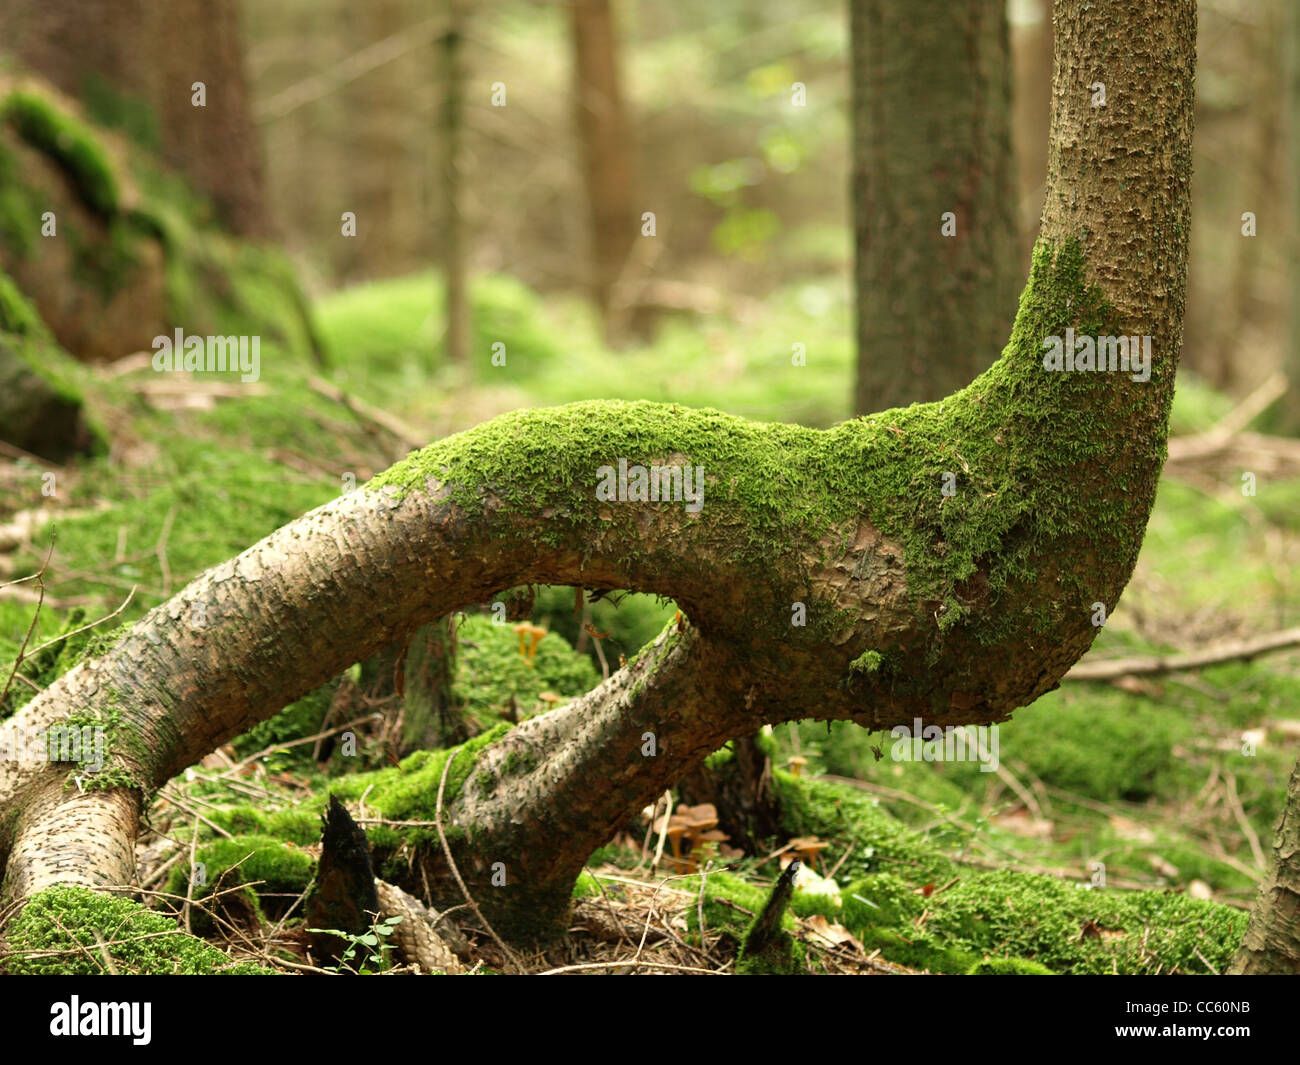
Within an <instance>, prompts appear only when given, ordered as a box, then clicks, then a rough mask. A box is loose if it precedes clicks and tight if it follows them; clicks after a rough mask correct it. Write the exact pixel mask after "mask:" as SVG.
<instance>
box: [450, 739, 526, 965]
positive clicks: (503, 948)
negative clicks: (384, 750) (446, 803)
mask: <svg viewBox="0 0 1300 1065" xmlns="http://www.w3.org/2000/svg"><path fill="white" fill-rule="evenodd" d="M459 753H460V748H459V747H453V748H452V749H451V750H450V751H449V752H447V761H446V764H444V765H443V767H442V779H440V780H439V781H438V803H437V805H436V806H435V807H434V810H433V819H434V827H435V828H436V829H437V830H438V841H439V842H440V843H441V844H442V853H443V857H445V858H446V859H447V865H448V867H449V868H450V869H451V875H452V876H454V877H455V878H456V884H457V885H458V886H459V887H460V893H461V894H462V895H464V896H465V901H466V902H468V903H469V906H470V909H472V910H473V911H474V915H475V916H476V917H477V918H478V919H479V920H480V921H482V922H483V927H484V928H486V929H487V931H488V935H490V936H491V937H492V938H493V939H494V940H495V941H496V945H497V946H498V947H500V948H501V952H502V953H503V954H504V955H505V956H506V958H507V959H509V961H510V964H511V965H513V966H514V967H515V969H516V970H517V971H518V972H519V973H520V975H522V974H523V972H524V967H523V965H522V964H520V962H519V959H518V958H516V957H515V953H514V951H512V950H511V949H510V948H509V947H507V946H506V944H505V940H503V939H502V938H501V937H500V936H499V935H497V931H496V929H495V928H493V927H492V925H491V924H490V923H489V922H488V919H487V918H486V917H484V916H483V911H482V910H480V909H479V908H478V903H477V902H475V901H474V896H473V895H471V894H470V893H469V888H467V887H466V886H465V881H464V880H462V879H461V878H460V870H459V869H458V868H456V859H455V858H453V857H452V856H451V847H450V846H448V845H447V834H446V833H445V832H443V830H442V795H443V791H444V790H445V789H446V787H447V771H448V770H449V769H451V763H452V762H453V761H454V760H455V758H456V755H458V754H459Z"/></svg>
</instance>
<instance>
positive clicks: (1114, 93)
mask: <svg viewBox="0 0 1300 1065" xmlns="http://www.w3.org/2000/svg"><path fill="white" fill-rule="evenodd" d="M1085 8H1086V12H1085V10H1084V9H1085ZM1056 41H1057V45H1056V72H1055V81H1054V103H1055V107H1054V113H1053V121H1052V150H1051V156H1050V162H1049V180H1048V194H1047V201H1046V206H1045V209H1044V216H1043V235H1044V240H1043V242H1042V243H1040V245H1039V246H1038V248H1037V249H1036V251H1035V256H1034V263H1033V268H1032V272H1031V274H1030V278H1029V283H1028V286H1027V288H1026V290H1025V293H1024V295H1023V296H1022V297H1021V301H1020V310H1019V314H1018V316H1017V318H1016V322H1015V326H1014V328H1013V331H1012V336H1011V340H1010V342H1009V344H1008V345H1007V348H1006V350H1005V351H1004V353H1003V356H1002V359H1001V360H1000V361H999V362H998V363H997V364H996V365H995V366H994V367H993V368H992V369H990V370H989V371H988V372H987V373H985V374H984V375H983V376H981V377H979V378H978V379H977V380H975V381H974V382H973V383H972V384H971V385H970V386H969V387H968V388H966V389H965V390H963V391H962V392H959V393H957V394H956V395H954V396H951V397H949V398H948V399H946V400H944V401H943V402H941V403H937V404H931V405H928V406H913V407H910V408H908V409H907V410H903V411H889V412H887V413H886V414H884V415H876V416H871V417H867V418H861V419H855V420H853V421H850V422H846V423H844V424H842V425H839V426H836V427H834V428H832V429H829V430H825V431H817V430H812V429H806V428H802V427H797V426H787V425H762V424H757V423H754V422H749V421H746V420H744V419H740V418H733V417H730V416H727V415H723V414H720V413H718V412H716V411H696V410H690V409H687V408H683V407H678V406H671V405H664V404H655V403H618V402H594V403H581V404H573V405H570V406H567V407H560V408H554V409H546V410H530V411H520V412H515V413H512V414H507V415H504V416H502V417H500V418H498V419H496V420H494V421H492V422H489V423H487V424H485V425H481V426H479V427H477V428H475V429H472V430H469V431H468V432H465V433H461V434H458V435H456V436H453V437H449V438H447V439H445V440H441V441H438V442H437V443H434V444H432V445H430V446H429V447H428V448H426V449H424V451H422V452H419V453H417V454H415V455H413V456H411V457H410V458H408V459H407V460H405V461H404V462H402V463H400V464H398V465H397V466H395V467H393V469H391V470H389V471H388V472H387V473H386V474H384V475H381V476H380V477H379V478H376V479H375V481H372V482H371V483H370V484H369V485H367V486H366V487H365V488H364V489H363V490H360V491H356V492H353V493H350V494H348V495H345V496H343V497H341V498H340V499H338V500H335V501H334V502H332V503H329V504H327V505H326V506H324V507H321V508H319V509H317V510H315V511H312V512H311V513H309V514H306V515H304V516H303V517H302V518H299V519H298V520H297V521H295V522H293V523H291V524H289V525H287V526H285V527H284V528H282V529H280V530H278V531H277V532H275V533H273V534H272V535H271V536H269V537H267V538H266V539H265V540H263V541H262V542H260V543H259V544H257V545H255V546H254V547H252V548H250V549H249V550H248V551H245V552H244V553H243V554H242V555H240V556H239V557H237V558H235V559H233V560H231V561H229V562H227V563H225V564H223V565H221V566H218V567H215V568H214V569H212V570H209V571H208V572H206V573H204V574H202V575H201V576H199V577H198V578H197V579H196V580H194V581H193V582H192V583H191V584H190V585H189V586H188V587H186V588H185V589H184V590H183V591H182V592H180V593H179V594H178V595H177V596H175V597H174V598H173V599H172V600H170V601H169V602H167V603H165V604H163V605H161V606H159V607H157V608H156V609H154V610H153V611H151V612H150V613H149V614H148V615H147V616H146V617H145V618H144V619H142V620H141V622H140V623H139V624H137V625H136V626H135V627H134V629H132V630H131V631H130V632H129V633H128V634H127V635H126V636H125V637H124V638H123V639H122V640H121V641H120V642H119V643H118V644H117V645H116V646H114V647H113V648H111V649H110V650H109V651H107V652H105V653H104V654H103V655H101V656H100V657H99V658H97V659H93V660H89V661H86V662H83V663H82V664H80V665H79V666H77V667H76V668H75V669H73V670H72V671H71V672H69V673H68V674H66V675H65V676H64V677H62V678H61V679H60V680H59V681H58V682H57V683H56V684H54V685H52V686H51V687H50V688H49V689H47V690H46V691H45V692H43V693H42V694H41V695H39V696H37V697H36V698H35V699H34V700H32V702H31V703H29V704H28V705H27V706H26V707H25V708H24V710H23V711H22V712H21V713H20V714H19V715H17V717H16V718H15V719H13V720H12V721H11V722H10V723H9V725H8V729H14V728H19V729H23V730H26V731H28V732H30V731H31V730H33V729H36V728H38V727H43V726H47V725H49V724H51V723H54V722H57V721H59V720H61V719H63V718H65V717H67V716H68V715H69V714H70V713H76V714H79V715H83V714H86V713H88V712H93V711H96V710H98V711H99V712H100V713H101V714H103V715H105V718H106V720H107V723H108V727H109V730H110V732H111V733H112V736H113V740H114V746H113V749H112V751H111V752H110V758H109V762H110V768H109V769H108V770H107V772H108V773H109V774H110V775H109V776H107V777H105V778H103V782H104V783H107V784H116V785H123V784H126V785H133V786H115V787H110V788H108V789H106V790H99V791H94V792H87V793H86V794H84V795H83V794H81V793H79V792H78V790H77V789H76V788H72V789H69V790H64V782H65V778H66V776H67V767H59V766H43V765H39V764H33V763H30V762H14V761H0V804H2V805H3V807H4V809H5V810H6V811H8V816H6V817H5V818H4V819H3V820H0V857H4V858H5V859H7V861H6V868H5V878H4V892H5V894H6V895H7V896H9V897H15V896H16V897H24V896H26V895H29V894H31V893H32V892H34V891H36V890H39V889H41V888H44V887H47V886H50V885H52V884H58V883H76V884H85V885H89V886H101V887H102V886H104V885H107V884H113V883H129V882H130V878H131V868H130V855H131V840H132V836H133V833H134V830H135V827H136V820H135V818H136V816H137V815H138V812H139V808H140V801H141V799H140V790H139V789H144V790H150V789H153V788H157V787H159V786H160V785H161V784H162V783H163V782H165V781H166V780H167V779H168V778H170V777H171V776H172V775H174V774H176V773H178V772H179V771H181V770H182V769H184V768H185V767H186V766H187V765H190V764H192V763H193V762H195V761H196V760H198V759H199V758H201V757H202V756H203V755H204V754H205V753H206V752H208V751H210V750H212V749H213V748H214V747H216V746H218V745H219V744H221V743H223V742H225V741H226V740H228V739H229V738H231V737H233V736H235V735H238V734H239V733H241V732H243V731H245V730H247V729H248V728H250V727H251V726H252V725H253V724H255V723H256V722H258V721H260V720H263V719H265V718H266V717H269V716H270V715H271V714H273V713H275V712H276V711H277V710H279V709H280V708H281V707H282V706H284V705H285V704H286V703H288V702H289V701H291V700H292V699H294V698H295V697H297V696H299V695H301V694H303V693H304V692H307V691H310V690H311V689H313V688H314V687H316V686H318V685H319V684H321V683H323V682H324V681H325V680H327V679H328V678H329V677H331V676H333V675H335V674H337V673H338V672H339V671H340V670H342V669H344V668H346V667H347V666H348V665H349V664H350V663H352V662H355V661H357V660H359V659H361V658H364V657H366V656H367V655H369V654H371V653H373V652H374V651H375V650H376V649H378V648H379V647H382V646H384V645H386V644H388V643H391V642H393V640H394V639H395V638H396V637H397V636H398V634H400V633H403V632H407V631H410V629H411V628H412V627H413V626H414V625H417V624H420V623H423V622H427V621H429V620H432V619H435V618H438V617H442V616H445V615H447V614H448V613H451V612H453V611H455V610H457V609H460V608H464V607H467V606H470V605H473V604H479V603H483V602H486V601H489V598H490V597H491V596H492V595H493V594H494V593H496V592H498V591H500V590H501V589H504V588H508V587H513V586H517V585H520V584H525V583H546V584H570V585H577V586H583V587H586V588H630V589H635V590H639V591H645V592H657V593H660V594H662V595H665V596H669V597H671V598H673V599H675V600H676V601H677V602H678V604H679V605H680V606H681V607H682V609H683V611H684V612H685V613H686V615H687V616H688V618H689V623H688V624H686V625H684V626H682V627H680V628H678V627H670V628H669V629H667V630H665V632H664V633H663V634H661V635H660V637H659V639H658V640H657V641H656V642H655V643H654V644H652V645H651V646H650V647H648V648H646V649H644V650H643V651H642V653H641V654H640V655H638V656H637V658H636V659H635V660H634V661H632V662H631V663H629V664H628V665H627V667H626V668H624V669H622V670H620V671H619V672H618V673H616V674H615V675H614V676H612V677H610V679H609V680H608V681H606V682H605V683H603V684H602V685H601V686H600V687H598V688H596V689H595V690H594V691H592V692H590V693H588V694H587V695H586V696H584V697H582V698H580V699H577V700H575V701H574V702H572V703H570V704H569V705H567V706H565V707H562V708H560V709H558V710H555V711H552V712H551V713H548V714H545V715H542V716H540V717H537V718H533V719H531V720H529V721H527V722H525V723H524V724H522V725H519V726H517V727H515V728H513V729H511V730H510V731H509V732H507V733H506V734H505V736H504V737H503V738H501V739H499V740H498V741H496V742H495V743H492V744H490V745H488V746H487V747H485V748H483V749H482V750H480V751H478V752H477V753H475V754H472V755H471V754H469V753H466V752H462V753H461V756H462V757H464V758H466V759H471V758H472V759H473V760H474V762H473V766H472V770H471V772H470V773H469V775H468V777H467V778H466V779H465V780H464V781H463V783H462V784H460V785H458V786H455V787H449V789H448V794H447V796H446V802H445V807H444V815H445V817H446V820H447V823H448V825H449V828H450V831H449V836H450V841H451V846H452V849H453V851H454V853H455V857H456V860H457V862H458V864H459V865H460V868H461V871H462V872H463V873H464V875H465V878H466V881H467V883H468V885H469V887H470V890H471V891H472V892H473V893H474V894H475V895H476V897H477V898H478V900H479V903H480V905H481V906H482V907H483V908H484V910H485V911H486V912H487V913H488V915H489V917H490V918H491V919H492V920H493V921H494V923H496V922H499V923H498V925H497V926H498V928H499V929H501V930H503V931H508V932H509V934H513V935H517V936H523V935H526V934H528V933H530V932H533V931H536V930H537V929H538V928H539V926H546V925H547V924H548V922H551V921H554V920H557V919H558V918H560V917H561V916H562V915H563V912H564V910H565V908H566V906H567V902H568V897H569V890H570V887H571V884H572V881H573V878H574V877H575V876H576V874H577V872H578V871H579V869H580V868H581V866H582V863H583V861H584V860H585V859H586V858H587V856H588V855H589V854H590V852H591V850H592V849H593V848H594V847H595V846H597V845H599V844H600V843H602V842H603V841H605V840H606V839H608V838H609V836H610V835H611V834H612V833H613V831H614V829H615V828H616V826H617V825H619V824H620V823H621V822H622V821H623V820H624V819H625V818H627V817H629V816H631V815H633V814H634V813H635V812H636V811H637V810H638V809H640V808H641V807H643V806H644V805H646V804H648V803H649V802H650V801H651V799H652V798H653V797H654V796H655V795H657V794H658V793H660V792H662V790H663V789H664V788H665V787H666V786H667V785H669V784H671V783H672V782H673V781H674V780H677V779H680V778H681V777H682V776H683V775H684V774H685V773H687V772H688V771H689V770H691V769H692V768H693V767H695V766H696V765H698V764H699V763H700V761H701V760H702V759H703V758H704V757H705V756H706V755H707V754H709V753H710V752H711V751H713V750H715V749H716V748H717V747H718V746H719V745H720V744H721V743H723V742H724V741H725V740H727V739H728V738H731V737H734V736H737V735H742V734H746V733H749V732H752V731H753V730H754V729H755V728H757V727H758V725H760V724H761V723H763V722H779V721H785V720H794V719H799V718H818V719H825V720H830V719H836V718H838V719H848V720H853V721H857V722H858V723H860V724H863V725H866V726H869V727H871V728H887V727H889V726H892V725H894V724H897V723H910V722H911V720H912V719H913V718H914V717H918V716H919V717H923V718H924V719H925V720H926V721H927V722H928V723H933V724H938V725H947V724H961V723H984V722H992V721H998V720H1003V719H1005V718H1006V717H1007V716H1009V715H1010V713H1011V712H1012V711H1013V710H1014V709H1016V708H1017V707H1019V706H1023V705H1026V704H1027V703H1030V702H1032V701H1033V700H1034V699H1036V698H1037V697H1038V696H1040V695H1041V694H1043V693H1044V692H1046V691H1048V690H1050V689H1051V688H1053V687H1055V686H1056V684H1057V682H1058V680H1059V679H1060V677H1061V676H1062V675H1063V674H1064V673H1065V671H1066V670H1067V669H1068V668H1069V667H1070V666H1071V665H1072V664H1073V663H1074V662H1075V660H1077V659H1078V658H1079V656H1080V655H1082V654H1083V652H1084V651H1085V650H1087V648H1088V647H1089V645H1090V644H1091V642H1092V639H1093V637H1094V635H1095V633H1096V631H1097V630H1096V629H1095V628H1094V627H1093V625H1092V621H1091V619H1092V616H1093V613H1094V606H1093V604H1094V603H1095V602H1097V601H1100V602H1103V603H1105V604H1106V606H1107V608H1108V609H1109V608H1113V606H1114V604H1115V602H1116V600H1117V599H1118V597H1119V594H1120V592H1121V590H1122V589H1123V587H1124V585H1125V583H1126V582H1127V580H1128V578H1129V576H1130V574H1131V572H1132V567H1133V564H1134V562H1135V560H1136V558H1137V553H1138V548H1139V546H1140V544H1141V540H1142V534H1143V530H1144V528H1145V525H1146V521H1147V518H1148V516H1149V513H1150V508H1151V504H1152V502H1153V499H1154V495H1155V486H1156V481H1157V478H1158V476H1159V473H1160V468H1161V465H1162V463H1163V459H1164V454H1165V439H1166V433H1167V415H1168V410H1169V404H1170V401H1171V398H1172V395H1173V382H1174V373H1175V370H1176V366H1177V361H1178V351H1179V346H1180V341H1181V323H1182V315H1183V294H1184V283H1185V277H1186V255H1187V236H1188V230H1189V221H1190V219H1189V205H1190V197H1189V191H1190V188H1189V183H1190V174H1191V124H1192V100H1193V90H1192V85H1193V73H1194V47H1195V3H1194V0H1162V2H1159V3H1155V4H1152V5H1144V6H1137V5H1128V4H1120V3H1111V4H1105V5H1098V4H1095V3H1091V4H1085V3H1084V2H1083V0H1061V2H1060V3H1058V4H1057V5H1056ZM1099 70H1101V71H1103V74H1102V75H1100V76H1105V77H1107V78H1108V79H1109V80H1108V84H1107V89H1108V93H1107V95H1108V104H1107V106H1106V107H1105V108H1103V109H1094V108H1092V107H1091V105H1090V93H1089V92H1088V91H1087V85H1088V84H1089V83H1090V82H1091V81H1093V80H1095V79H1096V78H1097V77H1098V76H1099V74H1098V71H1099ZM1067 327H1072V328H1075V329H1076V330H1077V331H1078V332H1079V333H1081V334H1082V333H1109V334H1120V333H1123V334H1144V335H1149V336H1150V337H1151V338H1152V339H1151V348H1152V351H1153V358H1152V365H1151V374H1150V379H1149V380H1148V381H1144V382H1135V381H1133V380H1132V379H1131V375H1130V374H1124V373H1053V372H1047V371H1045V370H1044V368H1043V350H1044V348H1043V340H1044V338H1045V337H1050V336H1059V335H1061V334H1062V333H1063V332H1064V330H1065V329H1066V328H1067ZM620 459H626V460H627V462H628V463H629V464H639V465H643V466H651V465H668V464H673V465H681V466H690V467H693V468H694V467H700V468H702V470H703V477H704V499H703V506H702V507H700V508H698V510H696V508H694V507H693V506H692V509H690V510H688V509H687V506H686V505H685V504H684V503H673V502H668V503H663V502H658V503H652V502H613V501H605V500H602V499H601V498H600V493H599V488H600V485H601V484H602V474H601V467H605V466H617V465H618V463H619V460H620ZM946 472H954V473H955V474H956V478H955V483H956V491H955V493H952V494H945V493H944V491H943V488H944V485H945V481H946V479H945V478H944V474H945V473H946ZM796 603H802V604H804V607H805V610H806V616H807V624H806V625H804V626H793V625H792V624H791V618H792V610H793V607H794V604H796ZM647 732H650V733H654V735H655V737H656V746H657V753H656V754H654V755H653V756H648V755H645V754H643V753H642V752H643V750H645V747H644V744H645V734H646V733H647ZM497 862H500V863H504V865H505V869H506V874H507V886H506V887H505V888H495V889H494V888H492V887H490V886H489V883H490V880H489V876H490V871H491V869H492V867H493V865H494V863H497Z"/></svg>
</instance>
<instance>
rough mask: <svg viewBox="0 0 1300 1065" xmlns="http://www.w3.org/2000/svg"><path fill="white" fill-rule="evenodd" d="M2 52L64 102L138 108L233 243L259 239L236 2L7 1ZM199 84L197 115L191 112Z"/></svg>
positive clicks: (262, 218) (258, 194)
mask: <svg viewBox="0 0 1300 1065" xmlns="http://www.w3.org/2000/svg"><path fill="white" fill-rule="evenodd" d="M4 8H5V10H4V12H3V15H2V16H0V20H2V21H0V39H2V40H4V42H5V50H6V51H7V52H9V53H11V54H12V55H14V56H15V57H17V58H18V60H19V61H20V62H22V63H24V64H26V65H27V66H29V67H31V68H32V69H33V70H34V71H36V72H37V73H38V74H40V75H42V76H43V77H45V78H48V79H49V80H50V81H51V82H53V83H54V84H55V85H56V86H58V88H60V89H62V90H63V91H64V92H66V93H68V94H69V95H70V96H75V97H80V98H82V99H83V100H86V99H88V98H90V97H93V96H96V95H102V94H103V93H104V92H105V91H112V92H116V93H119V94H121V95H123V96H126V97H128V98H134V99H135V100H136V101H139V102H143V103H144V104H146V105H147V106H148V108H149V110H150V111H151V113H152V116H153V118H154V119H155V120H156V133H157V146H158V150H159V152H160V153H161V155H162V157H163V159H164V160H165V161H166V162H168V163H169V164H171V165H172V166H174V167H176V168H177V169H178V170H180V171H181V172H182V173H183V174H184V175H185V176H186V178H187V179H189V181H190V182H191V183H192V184H193V185H194V187H195V188H197V189H199V190H201V191H202V192H204V193H205V194H207V196H208V197H209V198H210V199H211V200H212V201H213V203H215V204H216V206H217V209H218V211H219V213H220V216H221V220H222V221H223V222H224V223H225V225H226V226H227V227H228V228H230V229H231V230H233V231H234V232H236V233H238V234H240V235H241V236H264V235H266V234H267V232H268V229H269V223H268V219H267V214H266V203H265V195H264V189H263V182H262V158H261V149H260V146H259V144H258V141H257V136H256V133H255V131H254V128H253V124H252V113H251V108H250V106H249V95H248V83H247V79H246V77H245V72H244V60H243V40H242V35H241V32H240V18H239V4H238V0H115V2H113V3H103V4H100V3H86V2H84V0H9V2H8V3H6V4H5V5H4ZM199 81H201V82H203V84H204V86H205V90H206V96H207V99H206V106H203V107H196V106H194V104H193V102H192V95H193V90H192V86H193V84H194V83H195V82H199Z"/></svg>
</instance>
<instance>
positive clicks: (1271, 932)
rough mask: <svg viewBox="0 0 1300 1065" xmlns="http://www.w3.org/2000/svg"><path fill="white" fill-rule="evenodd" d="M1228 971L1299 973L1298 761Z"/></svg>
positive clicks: (1299, 815)
mask: <svg viewBox="0 0 1300 1065" xmlns="http://www.w3.org/2000/svg"><path fill="white" fill-rule="evenodd" d="M1228 972H1229V973H1231V974H1233V975H1236V976H1276V975H1280V974H1289V975H1292V976H1294V975H1296V974H1297V973H1300V762H1297V763H1296V767H1295V770H1294V771H1293V772H1292V773H1291V782H1290V784H1288V785H1287V789H1286V803H1285V805H1284V806H1283V807H1282V816H1281V818H1279V819H1278V823H1277V839H1276V841H1275V842H1274V844H1273V868H1272V869H1270V870H1269V874H1268V876H1267V877H1265V878H1264V880H1263V881H1262V882H1261V883H1260V885H1259V897H1258V898H1257V899H1256V900H1255V905H1254V908H1253V909H1252V910H1251V911H1250V924H1249V925H1247V926H1246V936H1245V938H1244V939H1243V940H1242V941H1241V949H1240V950H1239V951H1237V956H1236V957H1235V958H1233V960H1232V967H1231V968H1230V969H1229V970H1228Z"/></svg>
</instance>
